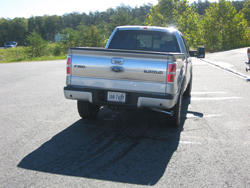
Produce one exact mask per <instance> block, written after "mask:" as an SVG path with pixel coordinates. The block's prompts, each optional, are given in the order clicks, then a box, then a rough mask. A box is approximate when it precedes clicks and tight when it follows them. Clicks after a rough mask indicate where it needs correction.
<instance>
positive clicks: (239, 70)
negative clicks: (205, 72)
mask: <svg viewBox="0 0 250 188" xmlns="http://www.w3.org/2000/svg"><path fill="white" fill-rule="evenodd" d="M248 48H250V47H246V48H239V49H234V50H228V51H223V52H214V53H208V54H206V57H205V59H203V61H205V62H207V63H210V64H212V65H215V66H217V67H219V68H221V69H224V70H226V71H229V72H231V73H233V74H236V75H238V76H240V77H242V78H245V79H247V80H249V79H250V71H249V72H246V68H249V66H247V65H246V64H245V62H247V61H248V56H247V49H248Z"/></svg>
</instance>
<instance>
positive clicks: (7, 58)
mask: <svg viewBox="0 0 250 188" xmlns="http://www.w3.org/2000/svg"><path fill="white" fill-rule="evenodd" d="M55 47H57V48H58V46H57V45H55V44H49V45H48V47H47V49H46V53H45V55H43V56H41V57H30V56H31V55H30V54H29V53H28V51H27V47H24V46H20V47H17V48H8V49H0V63H12V62H24V61H45V60H61V59H66V58H67V54H64V53H58V52H57V55H55V53H54V49H55Z"/></svg>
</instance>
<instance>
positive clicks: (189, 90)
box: [184, 76, 193, 97]
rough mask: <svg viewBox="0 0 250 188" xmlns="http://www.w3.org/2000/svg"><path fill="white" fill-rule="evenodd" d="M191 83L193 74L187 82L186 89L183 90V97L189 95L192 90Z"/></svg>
mask: <svg viewBox="0 0 250 188" xmlns="http://www.w3.org/2000/svg"><path fill="white" fill-rule="evenodd" d="M192 84H193V76H191V78H190V81H189V84H188V86H187V89H186V91H185V92H184V97H190V96H191V91H192Z"/></svg>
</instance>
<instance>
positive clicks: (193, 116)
mask: <svg viewBox="0 0 250 188" xmlns="http://www.w3.org/2000/svg"><path fill="white" fill-rule="evenodd" d="M182 117H185V118H187V119H192V118H211V117H221V115H220V114H208V115H204V116H197V115H195V114H189V113H187V115H185V114H183V115H182Z"/></svg>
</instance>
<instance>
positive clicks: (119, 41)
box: [109, 30, 180, 52]
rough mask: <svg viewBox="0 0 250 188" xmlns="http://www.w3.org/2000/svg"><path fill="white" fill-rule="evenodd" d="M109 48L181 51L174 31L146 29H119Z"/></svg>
mask: <svg viewBox="0 0 250 188" xmlns="http://www.w3.org/2000/svg"><path fill="white" fill-rule="evenodd" d="M109 48H110V49H126V50H143V51H157V52H180V49H179V45H178V42H177V39H176V37H175V35H174V33H168V32H158V31H154V32H152V31H144V30H143V31H141V30H140V31H136V30H118V31H117V32H116V33H115V35H114V37H113V38H112V40H111V43H110V45H109Z"/></svg>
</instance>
